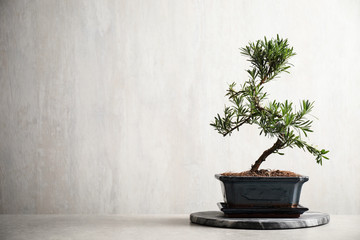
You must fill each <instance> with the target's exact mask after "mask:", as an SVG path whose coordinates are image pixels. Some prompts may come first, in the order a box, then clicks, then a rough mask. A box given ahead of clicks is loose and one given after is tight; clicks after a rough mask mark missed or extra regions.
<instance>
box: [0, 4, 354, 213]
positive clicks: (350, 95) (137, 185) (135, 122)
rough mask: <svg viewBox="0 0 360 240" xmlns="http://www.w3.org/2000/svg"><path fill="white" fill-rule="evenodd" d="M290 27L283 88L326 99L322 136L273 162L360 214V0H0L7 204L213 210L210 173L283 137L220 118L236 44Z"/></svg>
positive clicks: (234, 68) (1, 169) (306, 192)
mask: <svg viewBox="0 0 360 240" xmlns="http://www.w3.org/2000/svg"><path fill="white" fill-rule="evenodd" d="M277 33H279V34H280V35H281V36H283V37H287V38H289V41H290V44H291V45H293V46H294V48H295V51H296V52H297V54H298V55H297V56H295V57H294V58H293V60H292V63H293V64H294V65H295V67H294V68H293V69H292V70H291V74H290V75H282V77H281V78H280V79H279V80H277V81H275V82H273V83H271V84H269V85H268V86H267V91H268V92H269V93H270V98H271V99H272V98H277V99H279V100H285V99H289V100H292V101H295V103H297V102H298V101H299V100H300V99H311V100H314V101H315V102H316V103H315V109H314V112H313V114H314V115H315V116H316V117H318V118H319V121H316V122H315V124H314V130H315V133H313V134H312V135H310V141H311V142H313V143H316V144H318V145H319V146H320V147H324V148H327V149H330V150H331V152H330V155H329V156H330V157H331V161H328V162H325V163H324V165H323V166H322V167H320V166H318V165H317V164H316V163H315V160H314V159H313V157H312V156H311V155H310V154H308V153H304V152H302V151H301V150H299V149H289V150H286V155H285V156H283V157H278V156H271V157H269V159H268V161H267V162H266V163H265V164H264V165H263V167H264V168H272V169H287V170H293V171H296V172H299V173H303V174H305V175H308V176H310V181H309V182H308V183H306V184H305V185H304V188H303V195H302V198H301V203H302V204H303V205H304V206H307V207H309V208H310V209H312V210H318V211H326V212H329V213H332V214H360V174H359V171H360V161H358V149H359V144H360V141H359V125H358V123H359V122H360V111H359V110H360V101H359V100H360V97H359V92H358V89H359V88H360V81H359V79H360V72H359V66H360V58H359V53H360V44H359V43H360V2H359V1H351V0H341V1H340V0H339V1H328V0H327V1H325V0H324V1H313V0H308V1H285V0H284V1H257V0H246V1H213V0H209V1H133V0H131V1H130V0H128V1H80V0H79V1H55V0H54V1H25V0H24V1H6V0H2V1H0V213H8V214H26V213H87V214H88V213H119V214H127V213H188V212H191V211H200V210H215V209H216V205H215V204H216V202H219V201H221V193H220V185H219V183H218V182H217V180H216V179H215V178H214V177H213V175H214V174H215V173H219V172H223V171H228V170H232V171H242V170H247V169H248V168H249V167H250V165H251V164H252V162H253V161H254V160H255V159H256V158H257V157H258V156H259V155H260V154H261V153H262V151H263V150H265V149H266V148H268V147H269V146H271V145H272V143H273V141H274V140H270V139H266V138H264V137H262V136H258V130H257V129H256V127H255V126H248V127H244V128H243V129H241V131H240V132H239V133H236V134H234V135H233V136H231V137H229V138H223V137H221V136H220V135H218V134H217V133H216V132H215V131H214V130H213V129H212V128H211V127H210V126H209V122H210V121H211V120H212V119H213V116H214V115H215V114H216V113H217V112H220V111H222V110H223V105H224V103H226V101H225V98H224V94H225V89H226V87H227V83H231V82H233V81H243V80H244V78H245V77H246V73H245V71H244V70H245V69H246V67H247V66H248V63H247V62H246V60H245V58H244V57H242V56H241V55H240V54H239V51H238V48H239V47H243V46H244V45H246V44H247V43H248V41H250V40H257V39H259V38H262V37H263V36H268V37H271V36H275V35H276V34H277Z"/></svg>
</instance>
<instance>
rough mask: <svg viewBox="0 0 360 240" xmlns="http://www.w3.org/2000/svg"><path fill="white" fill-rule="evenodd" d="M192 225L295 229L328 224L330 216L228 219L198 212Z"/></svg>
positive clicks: (324, 214) (322, 214)
mask: <svg viewBox="0 0 360 240" xmlns="http://www.w3.org/2000/svg"><path fill="white" fill-rule="evenodd" d="M190 221H191V222H192V223H196V224H201V225H206V226H211V227H223V228H241V229H264V230H265V229H294V228H307V227H315V226H320V225H324V224H327V223H328V222H329V221H330V216H329V214H327V213H320V212H306V213H304V214H302V215H301V216H300V217H299V218H228V217H224V213H223V212H219V211H207V212H196V213H192V214H191V215H190Z"/></svg>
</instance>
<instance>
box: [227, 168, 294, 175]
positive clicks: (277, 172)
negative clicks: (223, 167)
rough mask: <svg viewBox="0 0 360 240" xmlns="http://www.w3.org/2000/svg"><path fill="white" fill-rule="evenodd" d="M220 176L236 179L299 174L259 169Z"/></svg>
mask: <svg viewBox="0 0 360 240" xmlns="http://www.w3.org/2000/svg"><path fill="white" fill-rule="evenodd" d="M221 175H222V176H236V177H300V176H301V175H300V174H297V173H294V172H290V171H282V170H268V169H260V170H258V171H255V172H251V171H250V170H249V171H245V172H240V173H234V172H225V173H222V174H221Z"/></svg>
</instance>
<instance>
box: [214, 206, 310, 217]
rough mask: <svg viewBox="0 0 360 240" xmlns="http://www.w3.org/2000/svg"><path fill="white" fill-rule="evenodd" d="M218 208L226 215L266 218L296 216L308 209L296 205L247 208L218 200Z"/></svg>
mask: <svg viewBox="0 0 360 240" xmlns="http://www.w3.org/2000/svg"><path fill="white" fill-rule="evenodd" d="M217 205H218V207H219V209H220V210H221V211H222V212H223V213H224V214H225V216H226V217H243V218H249V217H256V218H259V217H266V218H298V217H300V215H301V214H303V213H304V212H306V211H308V210H309V209H308V208H306V207H303V206H301V205H298V206H297V207H292V208H277V207H247V208H231V207H229V206H228V205H227V204H226V203H223V202H219V203H218V204H217Z"/></svg>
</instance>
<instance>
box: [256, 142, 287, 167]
mask: <svg viewBox="0 0 360 240" xmlns="http://www.w3.org/2000/svg"><path fill="white" fill-rule="evenodd" d="M282 145H283V142H282V141H281V140H280V138H278V140H277V141H276V142H275V143H274V145H273V146H272V147H271V148H269V149H267V150H265V151H264V152H263V154H261V156H260V157H259V159H258V160H256V162H255V164H254V165H252V166H251V170H250V171H251V172H256V171H257V170H259V167H260V164H261V163H262V162H264V161H265V159H266V158H267V157H268V156H269V155H270V154H272V153H274V152H275V151H276V150H278V149H280V148H281V147H282Z"/></svg>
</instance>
